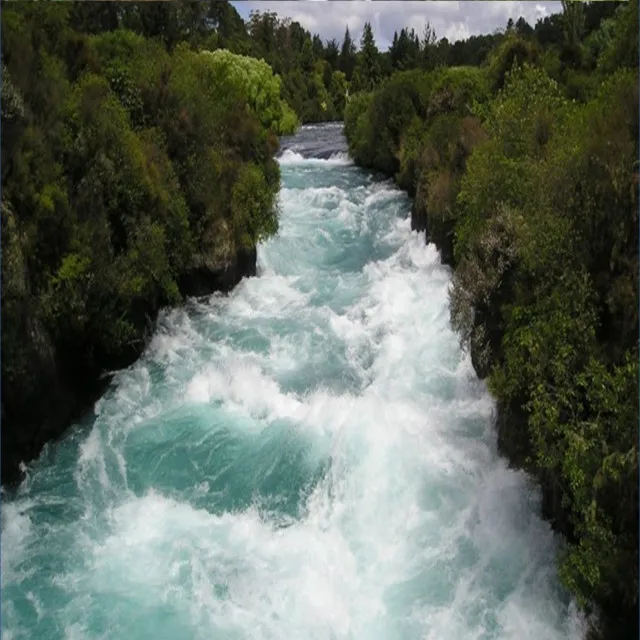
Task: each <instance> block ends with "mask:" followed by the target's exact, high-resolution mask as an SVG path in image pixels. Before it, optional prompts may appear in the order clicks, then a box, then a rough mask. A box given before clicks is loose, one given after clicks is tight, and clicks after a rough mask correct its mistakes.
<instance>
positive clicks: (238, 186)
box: [2, 2, 299, 481]
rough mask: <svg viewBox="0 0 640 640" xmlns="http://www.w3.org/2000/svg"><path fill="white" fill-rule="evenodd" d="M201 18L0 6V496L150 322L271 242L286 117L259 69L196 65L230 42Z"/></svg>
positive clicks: (276, 82) (214, 58)
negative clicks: (1, 486) (0, 486)
mask: <svg viewBox="0 0 640 640" xmlns="http://www.w3.org/2000/svg"><path fill="white" fill-rule="evenodd" d="M166 4H168V3H166ZM195 4H198V5H199V6H198V7H196V6H195ZM204 7H205V5H200V3H194V5H193V6H192V5H186V4H185V5H179V6H177V7H176V6H175V5H174V6H173V7H167V6H161V5H160V4H156V3H149V4H148V5H146V6H144V7H143V6H142V5H135V4H132V3H123V4H112V5H107V4H105V5H101V6H100V7H99V8H98V7H97V6H96V7H93V6H92V7H91V8H90V9H88V8H87V7H86V5H85V4H84V3H77V4H68V3H58V2H39V3H14V4H11V5H5V6H3V11H2V133H3V135H2V254H3V268H2V319H3V331H2V356H3V357H2V426H3V438H2V445H3V446H2V454H3V464H2V469H3V471H2V477H3V481H5V480H6V479H8V478H14V477H15V476H16V474H17V465H18V462H19V461H20V460H21V459H29V458H30V457H32V456H33V455H35V454H37V453H38V451H39V448H40V447H41V446H42V444H43V442H44V441H46V439H47V435H46V434H47V433H53V432H56V431H60V429H62V428H63V427H64V426H65V425H66V423H67V422H68V420H69V418H70V417H71V413H72V412H73V411H74V410H75V409H78V408H81V407H82V405H83V403H84V402H86V399H87V397H88V395H89V394H90V393H92V392H93V390H95V389H96V386H97V381H98V379H99V377H100V375H101V374H102V373H103V372H105V371H109V370H113V369H117V368H120V367H122V366H124V365H127V364H129V363H130V362H132V361H133V360H134V359H135V358H136V357H137V356H138V355H139V354H140V352H141V350H142V349H143V348H144V345H145V344H146V342H147V339H148V336H149V335H150V331H151V329H152V325H153V322H154V320H155V317H156V315H157V312H158V310H159V309H160V307H161V306H163V305H168V304H175V303H178V302H179V301H180V300H181V299H182V298H183V296H184V295H185V294H198V293H206V292H211V291H213V290H215V289H218V288H228V287H230V286H232V285H233V284H234V283H235V282H237V281H238V280H239V279H240V277H242V275H244V274H249V273H251V272H252V270H255V246H256V243H257V242H259V241H260V240H262V239H263V238H265V237H268V236H269V235H272V234H274V233H275V232H276V231H277V229H278V218H277V208H276V197H277V193H278V189H279V168H278V164H277V162H276V161H275V158H274V155H275V153H276V151H277V149H278V139H277V136H278V135H280V134H284V133H291V132H293V131H294V130H295V129H296V127H297V126H298V122H299V121H298V117H297V116H296V114H295V113H294V111H293V110H292V109H291V107H290V106H289V105H288V104H287V103H286V101H285V100H284V99H283V97H282V95H283V87H282V81H281V79H280V78H279V77H278V76H277V75H274V73H273V71H272V69H271V68H270V67H269V66H268V65H267V64H266V63H265V62H264V61H263V60H258V59H255V58H252V57H247V56H242V55H239V54H235V53H231V52H229V51H228V50H226V49H220V48H218V49H216V50H214V51H209V50H206V49H205V48H203V47H204V46H206V44H207V42H210V43H211V42H213V43H218V44H219V43H223V44H224V43H226V42H230V41H232V42H237V41H238V38H237V37H236V38H235V39H234V37H232V36H233V33H230V28H227V27H225V26H224V25H226V24H227V23H229V22H230V23H231V25H232V26H233V25H235V27H236V28H237V29H240V31H242V29H244V25H243V23H242V21H240V23H237V22H234V21H233V20H229V15H230V14H229V11H230V10H231V9H230V7H229V6H227V5H223V4H222V3H215V4H212V5H208V10H209V11H210V12H212V13H216V12H217V13H218V14H220V15H219V16H218V18H217V19H218V28H217V29H215V30H213V31H211V29H209V31H208V32H206V31H205V30H204V29H198V28H195V27H194V26H193V25H194V20H195V24H196V25H197V24H200V23H198V21H197V20H196V18H197V15H196V14H194V13H189V11H191V10H193V11H194V12H196V13H197V12H200V11H203V10H204ZM225 7H226V9H225V11H226V13H225V11H223V9H224V8H225ZM167 12H168V14H169V15H167ZM172 15H173V22H172V21H171V19H169V18H171V16H172ZM209 17H210V18H211V16H209ZM213 17H215V16H213ZM225 20H227V22H224V21H225ZM184 33H187V34H189V36H188V37H186V36H185V37H183V34H184ZM197 43H200V45H201V46H200V47H199V46H196V44H197ZM252 256H253V258H252ZM43 396H45V397H47V398H49V400H43V399H42V397H43Z"/></svg>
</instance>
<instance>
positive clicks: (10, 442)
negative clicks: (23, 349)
mask: <svg viewBox="0 0 640 640" xmlns="http://www.w3.org/2000/svg"><path fill="white" fill-rule="evenodd" d="M256 269H257V249H256V247H252V248H251V249H239V250H237V251H236V252H235V253H234V255H233V256H232V257H231V259H227V260H225V261H223V262H222V264H208V263H203V264H199V265H198V266H197V267H192V268H191V269H190V270H189V271H187V272H186V273H184V274H182V275H181V276H180V278H179V289H180V293H181V294H182V296H183V297H199V296H205V295H210V294H212V293H215V292H217V291H220V292H222V293H228V292H229V291H231V290H232V289H233V288H234V287H235V286H236V285H237V284H239V283H240V281H241V280H242V279H243V278H245V277H252V276H255V275H256ZM159 311H160V310H159V309H150V310H148V312H149V319H150V320H151V323H152V324H153V325H154V326H155V322H156V320H157V316H158V312H159ZM23 321H24V322H25V324H26V327H25V329H26V334H27V335H29V336H30V337H31V344H30V345H29V350H30V352H31V354H32V357H31V362H32V366H31V371H30V372H29V376H28V379H29V384H28V385H20V387H19V388H17V385H16V388H15V389H11V390H10V391H11V393H10V397H11V398H12V400H11V402H10V403H9V405H10V406H9V407H7V405H6V404H4V403H3V407H2V425H1V426H2V451H1V474H0V475H1V482H2V487H3V488H4V489H12V488H15V487H17V486H18V485H19V484H20V483H21V482H22V480H23V479H24V473H23V471H22V470H21V466H22V464H23V463H24V464H29V463H30V462H33V461H34V460H35V459H37V458H38V456H39V455H40V454H41V452H42V449H43V448H44V446H45V444H47V443H48V442H55V441H58V440H60V439H61V438H62V437H63V436H64V434H65V433H66V432H67V430H68V429H69V427H70V426H71V425H72V423H73V422H74V421H75V420H78V419H80V418H81V417H82V416H86V415H88V414H89V413H90V412H91V411H92V407H93V405H94V403H95V402H96V401H97V400H98V399H99V398H100V397H101V396H102V395H103V394H104V392H105V391H106V389H107V388H108V386H109V384H110V383H111V380H112V379H113V375H112V374H109V373H105V372H104V371H101V370H98V369H96V368H95V367H94V366H91V364H89V363H82V362H74V358H73V354H71V355H70V356H69V354H67V353H64V354H63V353H62V352H61V351H62V350H61V349H60V348H58V349H56V346H55V345H54V343H53V341H52V339H51V337H50V336H49V335H48V333H47V332H46V330H45V329H44V327H43V326H42V324H41V323H40V322H39V320H38V319H37V318H30V317H27V316H26V314H25V317H24V318H23ZM151 335H152V332H149V335H148V337H147V339H146V340H145V341H144V343H142V344H139V345H137V346H135V347H132V348H131V349H130V350H129V351H128V352H127V356H126V359H123V361H122V362H119V363H118V364H119V365H120V368H126V367H128V366H130V365H132V364H133V363H134V362H135V361H136V360H137V359H138V358H139V357H140V356H141V355H142V353H143V352H144V350H145V348H146V347H147V345H148V341H149V339H150V338H151ZM5 391H6V390H5ZM3 396H4V393H3Z"/></svg>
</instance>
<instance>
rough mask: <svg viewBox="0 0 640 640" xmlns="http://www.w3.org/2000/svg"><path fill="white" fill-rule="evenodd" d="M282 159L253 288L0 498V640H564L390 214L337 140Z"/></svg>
mask: <svg viewBox="0 0 640 640" xmlns="http://www.w3.org/2000/svg"><path fill="white" fill-rule="evenodd" d="M283 147H284V150H283V153H282V156H281V159H280V160H281V167H282V191H281V218H280V232H279V234H278V236H277V237H275V238H273V239H271V240H270V241H268V242H267V243H265V244H264V245H262V246H261V247H260V248H259V252H258V260H259V265H258V269H259V275H258V277H255V278H250V279H245V280H244V281H243V282H242V283H241V284H240V285H239V286H238V287H237V288H236V289H235V290H234V291H233V292H232V293H231V294H230V295H229V296H226V297H225V296H220V295H214V296H211V297H210V298H208V299H202V300H198V301H190V302H189V303H188V304H187V305H186V306H185V307H184V308H182V309H177V310H172V311H168V312H166V313H164V314H163V315H162V317H161V318H160V321H159V326H158V329H157V332H156V334H155V337H154V338H153V341H152V343H151V344H150V346H149V348H148V350H147V352H146V353H145V355H144V356H143V358H141V360H140V361H139V362H138V363H136V364H135V365H134V366H132V367H131V368H129V369H127V370H126V371H122V372H120V373H118V374H117V376H116V380H115V383H114V385H113V386H112V388H111V390H110V391H109V392H108V393H107V394H106V395H105V396H104V397H103V398H102V399H101V400H100V402H99V403H98V404H97V406H96V410H95V413H96V416H95V418H92V420H91V422H90V423H88V424H81V425H77V426H76V427H75V428H74V429H72V430H71V432H70V433H69V435H68V436H67V437H66V439H65V440H64V441H63V442H61V443H59V444H58V445H55V446H49V447H48V448H47V449H46V450H45V451H44V453H43V455H42V456H41V458H40V460H38V461H37V462H36V463H34V464H33V465H31V467H30V468H29V473H28V478H27V480H26V481H25V482H24V483H23V484H22V486H21V487H20V488H19V490H18V491H17V492H15V494H13V495H11V496H5V497H4V500H3V506H2V597H3V600H2V633H3V638H6V639H10V638H16V639H17V638H42V639H47V638H52V639H53V638H69V639H76V638H78V639H80V638H82V639H85V638H86V639H94V638H95V639H97V638H101V639H116V638H118V639H120V638H122V639H125V638H126V639H128V640H129V639H131V640H136V639H141V638H152V639H154V640H160V639H167V640H178V639H180V640H181V639H191V638H193V639H203V640H212V639H217V638H224V639H225V640H226V639H235V638H238V639H244V638H251V639H253V638H256V639H257V638H260V639H262V638H264V639H267V638H269V639H272V638H274V639H282V640H289V639H300V640H307V639H309V640H310V639H319V640H338V639H354V640H369V639H380V640H382V639H384V640H404V639H429V640H431V639H434V640H440V639H442V640H471V639H476V640H490V639H496V640H497V639H513V640H526V639H531V640H541V639H548V640H555V639H561V638H576V639H577V638H579V637H580V636H581V622H580V620H579V618H578V616H577V615H576V613H575V610H574V607H573V606H572V605H571V603H570V602H569V600H568V598H567V597H566V595H565V594H564V592H563V591H562V589H561V588H560V586H559V584H558V580H557V576H556V571H555V555H556V553H557V550H558V541H556V540H555V539H554V536H553V535H552V533H551V531H550V528H549V526H548V524H546V523H545V522H544V521H542V520H541V518H540V516H539V513H540V504H539V503H540V498H539V494H538V491H537V490H536V489H535V487H534V486H533V485H532V484H531V483H530V482H529V481H528V480H527V478H526V477H525V476H524V475H522V474H520V473H518V472H515V471H512V470H509V469H508V468H507V465H506V463H505V461H503V460H502V459H501V458H499V456H498V455H497V452H496V438H495V434H494V431H493V429H492V424H491V419H492V411H493V404H492V400H491V398H490V396H489V395H488V393H487V391H486V388H485V387H484V385H483V384H482V383H480V382H479V381H478V380H477V379H476V377H475V375H474V372H473V369H472V367H471V364H470V362H469V359H468V358H467V357H466V356H465V355H464V354H462V353H461V351H460V349H459V346H458V340H457V337H456V336H455V334H454V333H453V332H452V331H451V328H450V326H449V311H448V299H447V291H448V287H449V283H450V272H449V270H448V269H447V268H445V267H443V266H442V265H441V264H440V260H439V255H438V253H437V251H436V249H435V247H434V246H432V245H425V243H424V236H423V235H421V234H416V233H412V232H411V230H410V221H409V217H408V216H409V211H410V202H409V200H408V199H407V198H406V196H405V195H403V194H402V193H401V192H400V191H398V190H397V189H396V188H395V187H394V186H393V185H392V184H391V183H390V182H388V181H386V182H381V181H377V180H375V179H374V178H373V177H372V176H370V175H369V174H367V173H366V172H363V171H361V170H359V169H358V168H356V167H354V166H352V165H351V163H350V162H349V159H348V156H347V154H346V147H345V144H344V139H343V137H342V132H341V127H340V126H339V125H324V126H317V127H305V128H303V130H302V131H301V132H300V133H299V134H298V135H297V136H295V137H294V138H291V139H288V140H286V141H285V142H284V144H283Z"/></svg>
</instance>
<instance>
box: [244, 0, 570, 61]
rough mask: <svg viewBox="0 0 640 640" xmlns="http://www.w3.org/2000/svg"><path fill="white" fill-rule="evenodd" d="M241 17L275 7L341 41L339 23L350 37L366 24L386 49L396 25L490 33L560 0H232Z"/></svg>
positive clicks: (459, 35)
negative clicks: (369, 25) (432, 0)
mask: <svg viewBox="0 0 640 640" xmlns="http://www.w3.org/2000/svg"><path fill="white" fill-rule="evenodd" d="M232 4H233V5H234V6H235V7H236V9H237V10H238V12H239V13H240V15H241V16H242V17H243V18H247V17H248V16H249V13H250V11H252V10H256V9H257V10H260V11H275V12H276V13H278V14H279V15H281V16H287V17H290V18H291V19H292V20H297V21H298V22H299V23H300V24H301V25H302V26H303V27H305V28H306V29H308V30H309V31H311V32H312V33H319V34H320V36H322V38H323V39H325V40H327V39H331V38H335V39H336V40H337V41H338V43H341V42H342V38H343V36H344V30H345V26H346V25H349V30H350V31H351V35H352V37H353V38H354V39H355V40H356V41H359V40H360V36H361V35H362V27H363V25H364V23H365V22H367V21H368V22H370V23H371V26H372V27H373V31H374V33H375V36H376V41H377V43H378V47H379V48H380V49H382V50H385V49H387V48H388V46H389V44H390V43H391V40H392V39H393V32H394V31H400V29H402V27H413V28H414V29H415V30H416V31H417V32H418V33H419V34H420V35H422V33H423V31H424V25H425V24H426V22H427V21H429V22H430V24H431V26H432V27H434V28H435V30H436V35H437V36H438V38H442V37H447V38H448V39H449V40H450V41H454V40H458V39H464V38H467V37H468V36H469V35H476V34H480V33H491V32H493V31H495V30H496V29H502V28H504V27H505V25H506V24H507V20H509V18H513V20H514V22H515V21H516V20H517V19H518V18H519V17H520V16H524V17H525V18H526V19H527V20H528V22H529V23H530V24H531V25H534V24H535V23H536V20H537V19H538V18H541V17H544V16H547V15H550V14H551V13H558V12H560V11H561V9H562V7H561V4H560V2H535V1H534V2H531V1H529V2H504V1H503V2H488V1H475V2H471V1H469V0H467V1H464V2H444V1H439V2H421V1H418V2H402V1H399V0H394V1H388V2H382V1H375V2H373V1H371V0H353V1H352V0H297V1H294V2H291V1H289V2H272V1H270V0H257V1H241V2H232Z"/></svg>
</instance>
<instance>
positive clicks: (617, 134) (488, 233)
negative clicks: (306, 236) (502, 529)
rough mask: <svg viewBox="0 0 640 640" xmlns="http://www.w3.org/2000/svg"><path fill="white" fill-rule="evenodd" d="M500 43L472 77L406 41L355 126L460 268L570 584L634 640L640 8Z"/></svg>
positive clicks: (362, 96) (509, 440) (474, 328)
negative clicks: (560, 543)
mask: <svg viewBox="0 0 640 640" xmlns="http://www.w3.org/2000/svg"><path fill="white" fill-rule="evenodd" d="M527 27H528V28H527ZM491 38H492V43H491V47H489V48H488V49H487V50H486V52H485V53H484V54H483V56H482V58H483V64H482V65H480V66H476V67H473V68H472V67H469V66H464V65H460V62H461V60H460V59H459V58H457V57H456V56H454V55H453V54H452V51H451V49H449V57H448V59H447V58H446V57H445V58H442V57H440V58H438V55H439V54H438V52H440V53H442V50H443V49H446V47H445V45H444V44H443V43H442V41H440V42H439V43H435V42H433V39H432V42H431V44H429V45H427V46H426V47H423V46H422V45H421V44H420V42H418V41H417V39H416V37H415V35H413V36H411V34H407V33H406V32H405V34H404V36H403V37H402V38H398V39H397V42H396V43H395V45H394V46H395V49H392V54H393V56H394V57H393V60H394V68H395V69H398V71H396V72H395V73H393V75H391V77H389V78H387V79H384V80H383V81H382V82H380V84H379V85H378V86H376V87H375V89H374V90H373V91H370V90H369V89H368V87H364V89H365V90H366V91H363V92H361V93H358V94H355V95H353V96H352V97H351V100H350V102H349V104H348V106H347V110H346V114H345V132H346V135H347V138H348V141H349V145H350V149H351V153H352V155H353V157H354V158H355V160H356V161H357V162H358V163H360V164H361V165H363V166H367V167H371V168H372V169H375V170H378V171H381V172H384V173H386V174H388V175H392V176H394V177H395V179H396V180H397V182H398V184H399V185H401V186H402V187H403V188H405V189H407V190H408V191H409V192H410V193H411V194H412V195H414V196H415V198H414V210H413V215H412V219H413V226H414V228H417V229H420V230H424V229H426V231H427V234H428V237H429V239H430V240H432V241H433V242H435V243H436V245H437V246H438V247H439V249H440V250H441V252H442V256H443V259H444V260H445V261H446V262H448V263H449V264H451V265H453V266H454V267H455V271H454V278H453V286H452V290H451V316H452V322H453V326H454V327H455V328H456V329H457V330H458V331H459V333H460V336H461V341H462V344H463V346H464V347H465V348H467V349H469V351H470V353H471V357H472V360H473V363H474V366H475V369H476V371H477V372H478V374H479V375H480V377H482V378H486V379H487V381H488V384H489V387H490V389H491V391H492V393H493V395H494V397H495V398H496V401H497V405H498V409H499V414H498V425H497V426H498V438H499V444H500V447H501V450H502V452H503V453H505V454H506V455H507V456H508V457H509V458H510V459H511V460H512V462H513V463H515V464H517V465H518V466H521V467H524V468H525V469H526V470H527V471H529V472H530V473H531V474H532V475H533V476H534V477H535V478H537V480H538V481H539V482H540V484H541V487H542V491H543V509H544V513H545V515H546V516H547V517H548V518H549V519H550V520H551V522H552V523H553V524H554V526H555V527H556V528H557V529H558V530H560V531H561V532H562V533H563V534H564V536H565V538H566V543H567V544H566V548H565V550H564V552H563V554H561V558H560V567H559V571H560V576H561V579H562V580H563V582H564V584H565V585H566V587H567V588H568V589H569V590H570V592H571V593H572V594H573V595H574V596H576V598H577V600H578V602H579V603H580V605H582V606H583V607H585V608H587V609H590V608H593V607H594V606H595V607H596V608H597V610H598V611H599V612H600V614H601V616H600V619H601V622H602V626H603V628H602V630H601V632H602V634H603V637H607V638H627V637H628V638H635V637H637V635H638V626H637V623H638V615H637V611H638V445H637V434H638V302H637V301H638V266H639V265H638V7H637V3H631V2H630V3H624V4H621V5H614V6H612V5H611V4H610V3H601V2H598V3H591V4H588V5H582V4H579V3H565V6H564V11H563V13H562V14H560V15H557V16H552V17H551V18H547V19H545V21H542V22H540V23H538V25H536V27H535V28H531V27H529V26H528V25H526V23H525V22H524V21H519V22H518V23H516V25H509V26H508V28H507V30H506V32H505V33H503V34H498V35H496V36H491ZM401 42H402V43H403V44H402V45H401ZM465 46H467V47H468V46H470V45H469V43H467V45H465ZM402 47H403V48H402ZM401 48H402V51H403V52H404V53H403V54H402V55H400V53H399V51H400V49H401ZM425 50H426V54H425ZM434 59H435V60H436V63H435V64H432V65H431V66H430V65H429V64H427V62H428V61H429V60H434ZM403 61H404V62H403ZM407 61H409V62H407ZM447 63H453V64H455V65H457V66H447Z"/></svg>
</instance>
